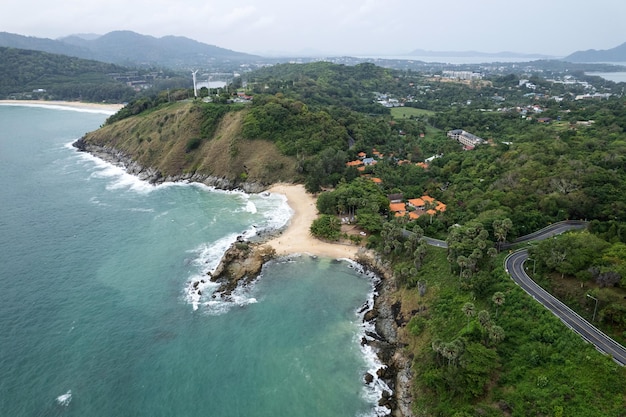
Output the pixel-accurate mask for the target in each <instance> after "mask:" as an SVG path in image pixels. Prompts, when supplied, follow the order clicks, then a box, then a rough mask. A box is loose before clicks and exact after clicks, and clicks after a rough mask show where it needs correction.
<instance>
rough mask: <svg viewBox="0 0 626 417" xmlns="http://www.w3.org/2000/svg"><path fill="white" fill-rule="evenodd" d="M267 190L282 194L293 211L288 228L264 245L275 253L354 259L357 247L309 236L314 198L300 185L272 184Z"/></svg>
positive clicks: (315, 216)
mask: <svg viewBox="0 0 626 417" xmlns="http://www.w3.org/2000/svg"><path fill="white" fill-rule="evenodd" d="M267 191H268V192H270V193H275V194H282V195H284V196H285V197H286V198H287V204H289V207H291V210H293V215H292V217H291V219H290V220H289V224H288V226H287V228H286V229H285V230H284V231H283V232H282V233H280V234H278V235H277V236H274V237H272V238H270V239H269V240H268V241H267V242H265V244H267V245H269V246H271V247H272V248H274V250H275V251H276V254H277V255H278V256H285V255H291V254H294V253H308V254H311V255H316V256H322V257H329V258H347V259H351V260H356V255H357V253H358V251H359V247H358V246H354V245H344V244H341V243H330V242H324V241H321V240H319V239H316V238H314V237H313V236H311V233H310V231H309V229H310V227H311V223H312V222H313V220H315V219H316V218H317V207H316V205H315V201H316V200H315V197H313V196H312V195H311V194H309V193H307V192H306V190H305V189H304V185H302V184H284V183H282V184H274V185H272V186H271V187H270V188H269V189H268V190H267Z"/></svg>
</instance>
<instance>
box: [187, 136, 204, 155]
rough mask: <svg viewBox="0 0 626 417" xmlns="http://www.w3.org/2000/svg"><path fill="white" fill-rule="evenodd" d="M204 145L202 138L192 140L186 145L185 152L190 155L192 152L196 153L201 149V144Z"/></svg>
mask: <svg viewBox="0 0 626 417" xmlns="http://www.w3.org/2000/svg"><path fill="white" fill-rule="evenodd" d="M201 143H202V139H201V138H191V139H189V140H188V141H187V144H186V145H185V152H186V153H189V152H191V151H194V150H196V149H198V148H199V147H200V144H201Z"/></svg>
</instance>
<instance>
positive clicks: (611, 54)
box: [563, 42, 626, 63]
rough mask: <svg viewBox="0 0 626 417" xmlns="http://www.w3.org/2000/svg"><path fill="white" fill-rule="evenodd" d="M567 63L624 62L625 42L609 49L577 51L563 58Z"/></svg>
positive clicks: (625, 59) (625, 53) (625, 58)
mask: <svg viewBox="0 0 626 417" xmlns="http://www.w3.org/2000/svg"><path fill="white" fill-rule="evenodd" d="M563 60H565V61H569V62H622V63H623V62H626V42H625V43H623V44H621V45H619V46H616V47H615V48H611V49H603V50H597V49H589V50H587V51H577V52H574V53H573V54H571V55H568V56H566V57H565V58H563Z"/></svg>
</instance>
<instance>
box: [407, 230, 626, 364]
mask: <svg viewBox="0 0 626 417" xmlns="http://www.w3.org/2000/svg"><path fill="white" fill-rule="evenodd" d="M587 225H588V223H587V222H583V221H577V220H569V221H564V222H559V223H554V224H551V225H550V226H548V227H545V228H543V229H541V230H538V231H536V232H534V233H531V234H528V235H525V236H522V237H520V238H518V239H516V240H515V241H514V242H513V243H505V244H503V245H502V249H508V248H510V247H512V246H513V245H514V244H518V243H524V242H531V241H537V240H545V239H549V238H551V237H554V236H556V235H558V234H561V233H563V232H567V231H568V230H574V229H584V228H586V227H587ZM407 233H409V232H407ZM423 239H424V240H425V241H426V243H427V244H429V245H431V246H437V247H440V248H447V247H448V245H447V243H446V241H444V240H438V239H433V238H429V237H424V238H423ZM527 259H528V251H527V250H526V249H521V250H518V251H516V252H513V253H511V254H510V255H509V256H507V258H506V259H505V260H504V268H505V269H506V272H507V273H508V274H509V275H511V278H512V279H513V281H515V283H517V285H519V286H520V287H521V288H522V289H523V290H524V291H526V292H527V293H528V294H530V296H531V297H533V298H534V299H535V300H536V301H538V302H539V303H541V304H542V305H543V306H544V307H545V308H547V309H548V310H550V311H551V312H552V313H553V314H554V315H555V316H557V317H558V318H559V319H560V320H561V321H562V322H563V323H564V324H565V325H566V326H567V327H569V328H570V329H572V330H573V331H575V332H576V333H578V334H579V335H580V336H582V338H583V339H585V340H586V341H587V342H589V343H592V344H593V345H594V346H595V348H596V349H597V350H598V351H600V352H602V353H604V354H607V355H611V356H612V357H613V360H614V361H615V362H617V363H618V364H620V365H622V366H626V348H624V346H622V345H620V344H619V343H617V342H616V341H615V340H613V339H611V338H610V337H609V336H607V335H606V334H604V333H603V332H601V331H600V330H598V329H597V328H596V327H595V326H593V325H592V324H591V323H589V322H588V321H587V320H585V319H584V318H582V317H581V316H579V315H578V314H577V313H576V312H575V311H574V310H572V309H571V308H569V307H568V306H566V305H565V304H563V303H562V302H561V301H559V300H558V299H556V298H555V297H553V296H552V295H551V294H550V293H549V292H547V291H546V290H544V289H543V288H541V287H540V286H539V285H537V284H536V283H535V281H533V280H532V279H531V278H530V277H529V276H528V274H526V271H525V270H524V262H526V260H527Z"/></svg>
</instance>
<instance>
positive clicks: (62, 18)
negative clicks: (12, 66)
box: [0, 0, 626, 56]
mask: <svg viewBox="0 0 626 417" xmlns="http://www.w3.org/2000/svg"><path fill="white" fill-rule="evenodd" d="M7 2H8V3H9V4H6V3H7ZM624 16H626V1H624V0H594V1H582V0H543V1H541V2H537V1H535V2H532V1H531V2H513V1H508V0H474V1H471V0H430V1H425V0H309V1H299V0H184V1H183V0H130V1H129V0H63V1H61V2H55V1H49V0H45V1H44V0H8V1H7V0H5V2H3V7H2V12H1V13H0V31H4V32H10V33H17V34H21V35H27V36H37V37H45V38H58V37H62V36H67V35H70V34H75V33H97V34H105V33H107V32H110V31H113V30H132V31H134V32H138V33H141V34H144V35H151V36H155V37H161V36H166V35H178V36H185V37H188V38H191V39H195V40H197V41H200V42H204V43H208V44H211V45H216V46H220V47H223V48H228V49H233V50H236V51H240V52H248V53H262V54H267V53H269V52H284V53H290V54H296V53H305V52H306V53H311V52H319V53H322V54H335V55H343V54H350V55H381V54H387V55H394V54H403V53H408V52H410V51H412V50H415V49H425V50H431V51H467V50H474V51H481V52H501V51H511V52H519V53H538V54H545V55H552V56H565V55H569V54H570V53H572V52H575V51H577V50H586V49H609V48H613V47H615V46H618V45H620V44H622V43H624V42H626V26H625V25H624V23H623V20H624Z"/></svg>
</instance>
